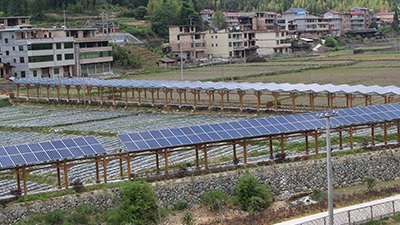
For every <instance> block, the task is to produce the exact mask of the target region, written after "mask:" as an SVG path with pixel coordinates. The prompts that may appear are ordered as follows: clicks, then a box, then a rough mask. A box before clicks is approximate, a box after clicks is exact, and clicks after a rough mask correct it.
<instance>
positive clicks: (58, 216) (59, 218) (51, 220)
mask: <svg viewBox="0 0 400 225" xmlns="http://www.w3.org/2000/svg"><path fill="white" fill-rule="evenodd" d="M64 213H65V212H64V211H54V212H51V213H47V214H46V215H45V216H44V220H45V222H46V224H63V221H64V218H63V214H64Z"/></svg>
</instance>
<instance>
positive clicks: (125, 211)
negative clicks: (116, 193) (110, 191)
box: [106, 181, 158, 225]
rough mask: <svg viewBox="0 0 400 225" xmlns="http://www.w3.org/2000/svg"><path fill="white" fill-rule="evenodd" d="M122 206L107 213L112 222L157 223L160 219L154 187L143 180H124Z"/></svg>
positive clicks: (107, 217)
mask: <svg viewBox="0 0 400 225" xmlns="http://www.w3.org/2000/svg"><path fill="white" fill-rule="evenodd" d="M121 194H122V200H121V201H120V207H119V208H117V209H114V210H111V211H109V212H108V213H107V215H106V219H107V222H108V223H110V224H126V223H134V224H137V225H141V224H143V225H144V224H146V225H147V224H155V223H157V220H158V205H157V196H156V195H155V193H154V191H153V189H152V187H151V186H150V185H149V184H148V183H146V182H141V181H132V182H124V183H123V184H122V187H121Z"/></svg>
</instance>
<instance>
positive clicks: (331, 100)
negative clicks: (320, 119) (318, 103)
mask: <svg viewBox="0 0 400 225" xmlns="http://www.w3.org/2000/svg"><path fill="white" fill-rule="evenodd" d="M327 97H328V108H329V109H333V99H334V98H335V97H336V95H335V94H333V93H328V94H327Z"/></svg>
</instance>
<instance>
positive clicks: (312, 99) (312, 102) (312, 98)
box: [308, 93, 317, 112]
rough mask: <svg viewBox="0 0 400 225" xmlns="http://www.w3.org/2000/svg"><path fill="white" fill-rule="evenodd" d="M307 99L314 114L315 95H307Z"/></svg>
mask: <svg viewBox="0 0 400 225" xmlns="http://www.w3.org/2000/svg"><path fill="white" fill-rule="evenodd" d="M308 97H309V98H310V106H311V112H314V111H315V98H316V97H317V94H315V93H309V94H308Z"/></svg>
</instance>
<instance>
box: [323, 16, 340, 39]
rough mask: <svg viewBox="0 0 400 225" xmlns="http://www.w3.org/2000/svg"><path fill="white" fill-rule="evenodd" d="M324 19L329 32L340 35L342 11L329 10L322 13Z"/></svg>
mask: <svg viewBox="0 0 400 225" xmlns="http://www.w3.org/2000/svg"><path fill="white" fill-rule="evenodd" d="M324 19H325V20H327V21H328V23H329V34H331V35H332V36H340V35H341V33H342V13H340V12H337V11H334V10H329V11H328V12H326V13H325V14H324Z"/></svg>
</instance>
